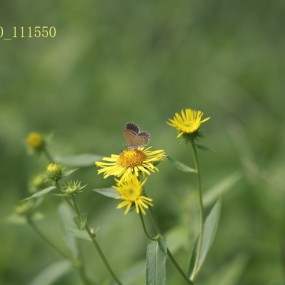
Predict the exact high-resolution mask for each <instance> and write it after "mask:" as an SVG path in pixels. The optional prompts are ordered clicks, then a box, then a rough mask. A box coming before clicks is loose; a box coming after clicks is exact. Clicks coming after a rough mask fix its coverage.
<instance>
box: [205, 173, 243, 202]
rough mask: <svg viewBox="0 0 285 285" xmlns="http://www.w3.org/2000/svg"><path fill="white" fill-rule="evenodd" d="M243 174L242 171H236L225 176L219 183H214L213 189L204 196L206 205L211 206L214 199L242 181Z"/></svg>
mask: <svg viewBox="0 0 285 285" xmlns="http://www.w3.org/2000/svg"><path fill="white" fill-rule="evenodd" d="M241 177H242V175H241V173H240V172H238V171H237V172H234V173H232V174H230V175H228V176H227V177H225V178H223V179H222V180H221V181H220V182H219V183H218V184H216V185H214V186H213V187H212V188H211V189H209V190H208V191H206V193H205V196H204V199H203V201H204V205H205V206H209V205H211V204H212V203H213V202H214V201H216V200H217V199H219V198H220V197H221V196H222V195H223V194H225V193H227V192H228V191H229V190H231V189H232V187H233V186H234V185H235V184H236V183H237V182H238V181H240V179H241Z"/></svg>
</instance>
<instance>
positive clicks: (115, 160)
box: [95, 147, 166, 178]
mask: <svg viewBox="0 0 285 285" xmlns="http://www.w3.org/2000/svg"><path fill="white" fill-rule="evenodd" d="M165 156H166V155H165V152H164V151H163V150H156V151H151V150H150V147H149V148H143V147H139V148H132V149H127V150H124V151H122V152H121V153H120V154H119V155H117V154H112V155H111V157H104V158H103V161H97V162H95V164H96V165H97V166H99V167H101V169H99V170H98V174H100V173H104V178H107V177H108V176H111V175H114V176H117V177H121V176H123V177H125V176H128V175H130V174H132V173H134V174H135V175H136V176H138V175H139V173H140V172H141V173H142V174H148V175H150V173H151V172H155V171H158V169H157V167H156V166H155V164H156V163H158V162H160V161H161V160H163V159H164V158H165Z"/></svg>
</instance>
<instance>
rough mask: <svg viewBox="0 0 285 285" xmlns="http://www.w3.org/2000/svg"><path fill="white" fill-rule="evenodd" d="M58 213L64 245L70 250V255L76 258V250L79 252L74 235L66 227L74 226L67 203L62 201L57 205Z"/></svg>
mask: <svg viewBox="0 0 285 285" xmlns="http://www.w3.org/2000/svg"><path fill="white" fill-rule="evenodd" d="M58 215H59V221H60V226H61V229H62V231H63V234H64V239H65V242H66V245H67V247H68V249H69V250H70V252H71V254H72V256H73V257H74V258H77V257H78V252H79V251H78V244H77V242H76V239H75V237H74V235H73V234H72V233H71V232H70V231H69V230H68V228H70V227H74V222H73V214H72V212H71V210H70V208H69V207H68V206H67V205H65V204H64V203H61V204H60V205H59V206H58Z"/></svg>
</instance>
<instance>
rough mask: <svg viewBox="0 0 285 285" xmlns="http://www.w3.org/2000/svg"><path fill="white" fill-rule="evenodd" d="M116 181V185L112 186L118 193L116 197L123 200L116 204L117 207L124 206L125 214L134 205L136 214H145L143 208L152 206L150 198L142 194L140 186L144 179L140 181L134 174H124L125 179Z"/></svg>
mask: <svg viewBox="0 0 285 285" xmlns="http://www.w3.org/2000/svg"><path fill="white" fill-rule="evenodd" d="M116 182H117V185H116V186H113V188H114V189H116V190H117V191H118V193H119V196H117V197H116V199H121V200H124V201H123V202H121V203H120V204H119V205H118V206H117V209H121V208H124V207H126V209H125V214H127V213H128V212H129V211H130V209H131V207H132V206H134V207H135V209H136V213H137V214H139V213H143V214H145V209H148V208H149V207H150V206H153V204H152V199H151V198H149V197H146V196H143V195H142V189H143V188H142V187H143V185H144V184H145V182H146V179H145V180H144V181H143V182H140V181H139V179H138V177H137V176H136V175H135V174H131V175H128V176H126V178H125V179H121V180H116Z"/></svg>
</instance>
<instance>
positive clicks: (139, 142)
mask: <svg viewBox="0 0 285 285" xmlns="http://www.w3.org/2000/svg"><path fill="white" fill-rule="evenodd" d="M124 137H125V140H126V142H127V144H128V147H129V148H138V147H144V146H146V145H147V144H148V143H149V141H150V134H149V133H148V132H141V131H140V128H139V126H138V125H136V124H134V123H126V126H125V129H124Z"/></svg>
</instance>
